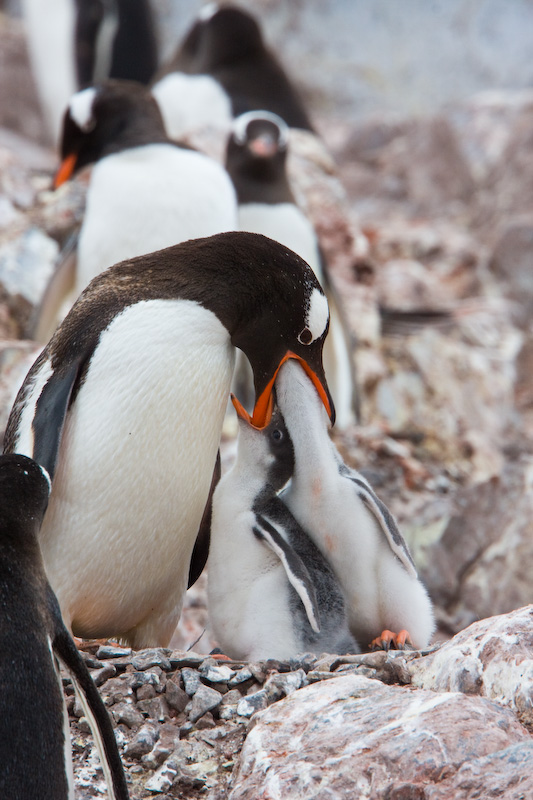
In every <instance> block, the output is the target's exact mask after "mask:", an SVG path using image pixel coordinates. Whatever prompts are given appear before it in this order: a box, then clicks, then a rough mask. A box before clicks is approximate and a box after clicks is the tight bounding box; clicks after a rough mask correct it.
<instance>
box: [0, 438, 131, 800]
mask: <svg viewBox="0 0 533 800" xmlns="http://www.w3.org/2000/svg"><path fill="white" fill-rule="evenodd" d="M49 492H50V479H49V477H48V475H47V474H46V472H45V471H44V470H43V469H42V468H41V467H40V466H39V465H38V464H36V463H35V461H33V460H32V459H30V458H27V457H26V456H23V455H18V454H13V455H4V456H0V609H1V613H2V624H1V625H0V652H1V654H2V655H1V658H0V686H1V691H0V763H1V767H0V797H2V798H5V800H7V799H8V798H9V800H28V798H31V799H32V800H51V798H53V800H67V798H68V800H73V798H74V777H73V770H72V758H71V752H70V732H69V726H68V716H67V713H66V708H65V701H64V697H63V689H62V685H61V676H60V674H59V669H58V665H57V660H59V661H60V662H61V664H62V665H63V666H64V667H65V669H66V670H67V671H68V672H69V674H70V676H71V678H72V681H73V683H74V687H75V689H76V693H77V694H78V697H79V699H80V701H81V703H82V705H83V708H84V711H85V714H86V716H87V719H88V720H89V722H90V724H91V728H92V731H93V735H94V737H95V739H96V743H97V745H98V749H99V752H100V758H101V761H102V766H103V768H104V773H105V775H106V779H107V783H108V791H109V797H110V798H113V800H126V799H127V797H128V790H127V787H126V780H125V777H124V771H123V769H122V764H121V761H120V756H119V753H118V748H117V744H116V740H115V736H114V733H113V727H112V725H111V722H110V719H109V717H108V714H107V711H106V708H105V706H104V704H103V702H102V699H101V697H100V695H99V694H98V690H97V689H96V687H95V685H94V683H93V680H92V678H91V676H90V675H89V672H88V671H87V667H86V666H85V663H84V661H83V659H82V658H81V656H80V654H79V653H78V651H77V649H76V647H75V645H74V642H73V641H72V638H71V637H70V635H69V633H68V631H67V630H66V628H65V626H64V624H63V621H62V619H61V614H60V611H59V606H58V604H57V600H56V598H55V596H54V593H53V592H52V589H51V588H50V585H49V583H48V581H47V579H46V575H45V572H44V566H43V561H42V557H41V552H40V549H39V543H38V540H37V534H38V530H39V526H40V524H41V521H42V518H43V515H44V513H45V510H46V506H47V503H48V496H49Z"/></svg>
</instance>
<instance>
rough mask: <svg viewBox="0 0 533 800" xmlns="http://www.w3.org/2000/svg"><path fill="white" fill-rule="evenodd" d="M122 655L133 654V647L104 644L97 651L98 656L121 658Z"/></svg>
mask: <svg viewBox="0 0 533 800" xmlns="http://www.w3.org/2000/svg"><path fill="white" fill-rule="evenodd" d="M120 656H131V647H113V645H110V644H103V645H100V647H99V648H98V650H97V651H96V658H103V659H106V658H120Z"/></svg>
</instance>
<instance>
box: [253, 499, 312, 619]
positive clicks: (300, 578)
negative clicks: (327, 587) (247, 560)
mask: <svg viewBox="0 0 533 800" xmlns="http://www.w3.org/2000/svg"><path fill="white" fill-rule="evenodd" d="M255 518H256V525H254V527H253V532H254V534H255V535H256V536H257V538H258V539H261V540H262V541H263V542H265V544H266V545H268V546H269V547H270V548H271V550H273V552H274V553H275V554H276V555H277V557H278V558H279V560H280V561H281V563H282V564H283V566H284V568H285V572H286V573H287V578H288V579H289V581H290V583H291V585H292V586H293V587H294V589H295V591H296V592H297V593H298V595H299V597H300V599H301V601H302V603H303V605H304V608H305V611H306V614H307V618H308V620H309V624H310V625H311V627H312V629H313V630H314V631H315V633H319V632H320V615H319V611H318V602H317V598H316V592H315V587H314V585H313V581H312V580H311V576H310V574H309V570H308V569H307V567H306V566H305V564H304V562H303V561H302V559H301V558H300V556H299V555H298V554H297V553H296V552H295V550H294V549H293V548H292V547H291V546H290V544H288V543H287V542H286V541H285V539H284V538H283V536H282V535H281V533H280V532H279V531H278V529H277V528H276V527H274V525H272V524H271V523H270V522H269V521H268V520H267V519H266V517H264V516H263V515H262V514H257V513H256V515H255Z"/></svg>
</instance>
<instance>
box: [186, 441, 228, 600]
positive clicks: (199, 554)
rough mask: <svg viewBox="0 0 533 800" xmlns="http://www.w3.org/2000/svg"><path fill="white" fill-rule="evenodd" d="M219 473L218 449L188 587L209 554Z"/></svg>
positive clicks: (193, 554) (194, 579)
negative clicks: (214, 493)
mask: <svg viewBox="0 0 533 800" xmlns="http://www.w3.org/2000/svg"><path fill="white" fill-rule="evenodd" d="M221 473H222V468H221V464H220V450H219V451H218V453H217V460H216V464H215V469H214V471H213V478H212V480H211V488H210V489H209V497H208V498H207V503H206V504H205V508H204V513H203V516H202V521H201V522H200V527H199V529H198V535H197V537H196V541H195V543H194V547H193V551H192V556H191V563H190V566H189V583H188V588H189V589H190V588H191V586H192V585H193V584H195V583H196V581H197V580H198V578H199V577H200V575H201V574H202V572H203V569H204V567H205V565H206V562H207V557H208V555H209V544H210V542H211V516H212V513H213V492H214V491H215V489H216V485H217V483H218V482H219V480H220V475H221Z"/></svg>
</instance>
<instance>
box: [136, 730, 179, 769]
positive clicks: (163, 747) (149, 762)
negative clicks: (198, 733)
mask: <svg viewBox="0 0 533 800" xmlns="http://www.w3.org/2000/svg"><path fill="white" fill-rule="evenodd" d="M179 739H180V732H179V728H176V726H175V725H173V724H172V723H170V722H165V723H164V724H163V725H160V727H159V738H158V740H157V742H156V743H155V745H154V747H153V749H152V750H151V751H150V752H149V753H147V754H146V755H144V756H143V757H142V762H143V764H146V766H147V767H150V768H151V769H157V768H158V767H160V766H161V764H162V763H163V762H164V761H165V760H166V759H167V758H168V757H169V755H170V754H171V753H173V752H174V749H175V747H176V745H177V744H178V742H179Z"/></svg>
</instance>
